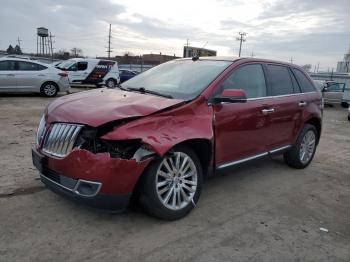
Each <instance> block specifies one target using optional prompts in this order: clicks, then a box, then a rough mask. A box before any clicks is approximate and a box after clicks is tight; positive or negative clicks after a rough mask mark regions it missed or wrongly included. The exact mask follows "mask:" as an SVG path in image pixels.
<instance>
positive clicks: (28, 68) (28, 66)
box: [17, 61, 47, 71]
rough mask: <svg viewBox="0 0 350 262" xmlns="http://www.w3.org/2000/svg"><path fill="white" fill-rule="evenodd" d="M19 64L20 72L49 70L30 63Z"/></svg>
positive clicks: (20, 62)
mask: <svg viewBox="0 0 350 262" xmlns="http://www.w3.org/2000/svg"><path fill="white" fill-rule="evenodd" d="M17 63H18V70H20V71H40V70H44V69H46V68H47V67H45V66H42V65H39V64H35V63H30V62H22V61H18V62H17Z"/></svg>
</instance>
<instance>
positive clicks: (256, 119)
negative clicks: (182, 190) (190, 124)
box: [213, 64, 272, 168]
mask: <svg viewBox="0 0 350 262" xmlns="http://www.w3.org/2000/svg"><path fill="white" fill-rule="evenodd" d="M224 89H243V90H244V91H245V93H246V95H247V98H248V101H247V102H246V103H232V104H230V103H222V104H219V105H214V106H213V111H214V117H215V118H214V119H215V122H214V125H215V141H216V142H215V159H216V166H217V167H219V168H220V167H224V166H225V165H229V164H231V163H232V162H236V161H238V162H239V161H240V160H244V159H247V158H254V157H258V156H260V155H264V154H266V138H267V137H268V133H269V126H268V122H267V116H266V113H265V112H266V110H267V111H268V110H269V109H270V107H271V100H272V99H271V98H268V97H266V93H267V90H266V82H265V76H264V71H263V68H262V65H260V64H245V65H242V66H240V67H239V68H237V69H235V70H234V72H233V73H232V74H231V75H229V76H228V77H227V78H226V79H225V80H224V81H223V82H222V84H221V85H219V88H218V90H216V92H215V93H216V94H220V93H221V92H222V90H224Z"/></svg>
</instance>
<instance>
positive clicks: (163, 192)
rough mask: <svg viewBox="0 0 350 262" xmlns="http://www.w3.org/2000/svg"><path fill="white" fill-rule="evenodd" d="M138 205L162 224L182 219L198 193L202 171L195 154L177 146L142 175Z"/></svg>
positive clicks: (194, 202)
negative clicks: (159, 219) (162, 221)
mask: <svg viewBox="0 0 350 262" xmlns="http://www.w3.org/2000/svg"><path fill="white" fill-rule="evenodd" d="M141 186H142V192H141V198H140V201H141V204H142V205H143V206H144V207H145V209H146V210H147V211H148V213H150V214H151V215H153V216H156V217H158V218H161V219H166V220H175V219H180V218H182V217H184V216H186V215H187V214H188V213H189V212H190V211H191V210H192V209H193V208H194V207H195V205H196V203H197V201H198V199H199V196H200V193H201V189H202V168H201V165H200V161H199V159H198V157H197V156H196V154H195V153H194V152H193V151H192V150H191V149H190V148H188V147H185V146H178V147H176V148H174V150H173V152H172V153H171V154H170V155H167V156H164V157H163V158H162V159H160V160H158V161H156V162H154V163H152V164H151V166H150V167H149V168H148V169H147V170H146V172H145V174H144V175H143V181H142V185H141Z"/></svg>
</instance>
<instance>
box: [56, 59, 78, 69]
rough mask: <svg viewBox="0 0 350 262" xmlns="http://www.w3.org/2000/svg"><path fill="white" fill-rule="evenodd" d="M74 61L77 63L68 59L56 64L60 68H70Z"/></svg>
mask: <svg viewBox="0 0 350 262" xmlns="http://www.w3.org/2000/svg"><path fill="white" fill-rule="evenodd" d="M74 63H75V61H72V60H66V61H63V62H62V63H60V64H58V65H56V66H57V67H59V68H62V69H68V68H69V67H70V66H71V65H73V64H74Z"/></svg>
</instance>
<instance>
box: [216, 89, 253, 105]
mask: <svg viewBox="0 0 350 262" xmlns="http://www.w3.org/2000/svg"><path fill="white" fill-rule="evenodd" d="M213 102H214V104H220V103H245V102H247V96H246V94H245V92H244V90H242V89H225V90H224V91H222V93H221V95H219V96H217V97H214V98H213Z"/></svg>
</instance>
